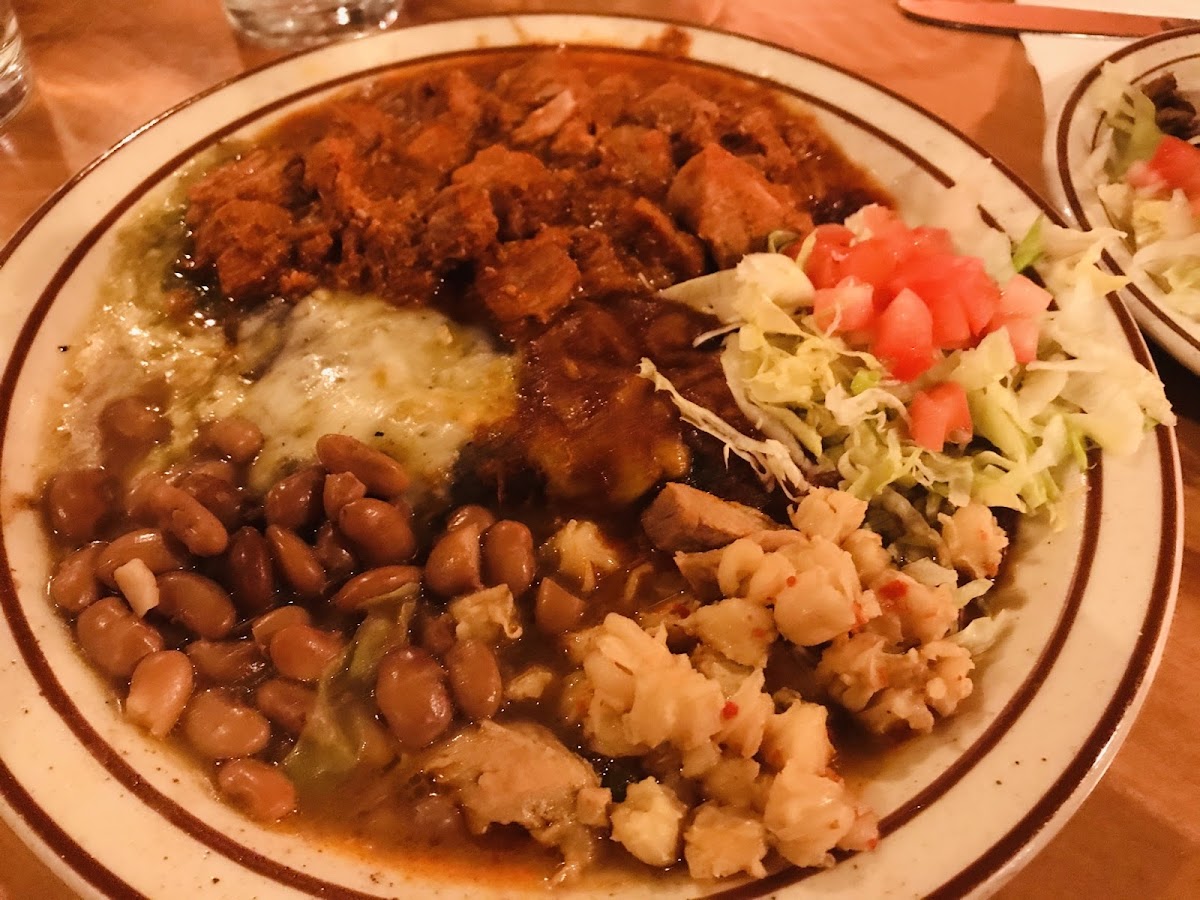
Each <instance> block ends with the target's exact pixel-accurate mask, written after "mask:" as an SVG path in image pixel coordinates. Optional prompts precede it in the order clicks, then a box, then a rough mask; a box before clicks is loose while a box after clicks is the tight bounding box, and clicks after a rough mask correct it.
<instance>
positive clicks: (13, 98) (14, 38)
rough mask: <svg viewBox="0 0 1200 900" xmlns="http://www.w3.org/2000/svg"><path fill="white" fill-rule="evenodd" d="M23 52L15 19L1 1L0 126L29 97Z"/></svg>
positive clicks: (7, 5)
mask: <svg viewBox="0 0 1200 900" xmlns="http://www.w3.org/2000/svg"><path fill="white" fill-rule="evenodd" d="M25 69H26V61H25V49H24V48H23V47H22V46H21V33H20V32H19V31H17V17H16V16H15V15H14V14H13V11H12V7H11V6H10V5H9V3H8V0H0V125H2V124H4V122H6V121H7V120H8V119H9V118H10V117H11V116H13V115H14V114H15V113H16V112H17V110H18V109H20V108H21V104H22V103H24V102H25V98H26V96H28V94H29V81H28V77H27V74H26V71H25Z"/></svg>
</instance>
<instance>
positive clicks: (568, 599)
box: [533, 578, 587, 634]
mask: <svg viewBox="0 0 1200 900" xmlns="http://www.w3.org/2000/svg"><path fill="white" fill-rule="evenodd" d="M586 609H587V604H585V603H584V602H583V601H582V600H580V599H579V598H578V597H576V596H575V595H574V594H572V593H571V592H570V591H568V590H567V589H566V588H564V587H563V586H562V585H560V584H559V583H558V582H557V581H555V580H554V579H553V578H543V579H542V583H541V584H540V585H538V592H537V600H536V601H534V605H533V621H534V622H535V623H536V624H537V627H538V628H539V629H541V630H542V631H543V632H544V633H545V634H562V633H563V632H565V631H570V630H571V629H573V628H575V627H576V626H577V625H578V624H579V623H580V621H581V620H582V619H583V614H584V611H585V610H586Z"/></svg>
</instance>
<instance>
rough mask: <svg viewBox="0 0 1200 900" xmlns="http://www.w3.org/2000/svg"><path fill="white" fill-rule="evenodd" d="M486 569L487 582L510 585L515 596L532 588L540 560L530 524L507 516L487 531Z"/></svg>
mask: <svg viewBox="0 0 1200 900" xmlns="http://www.w3.org/2000/svg"><path fill="white" fill-rule="evenodd" d="M483 572H484V581H485V582H486V583H487V584H489V585H497V584H506V585H508V589H509V590H510V591H512V595H513V596H514V597H520V596H521V595H522V594H524V593H525V592H526V591H527V590H529V588H530V586H531V585H532V584H533V579H534V577H535V576H536V575H537V559H536V557H535V556H534V553H533V533H532V532H531V531H530V530H529V528H528V526H526V525H524V524H522V523H521V522H514V521H512V520H511V519H505V520H503V521H500V522H497V523H496V524H495V525H493V526H492V527H491V528H489V529H488V530H487V531H485V532H484V533H483Z"/></svg>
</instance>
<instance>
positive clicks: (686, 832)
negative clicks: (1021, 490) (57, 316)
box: [44, 50, 1007, 878]
mask: <svg viewBox="0 0 1200 900" xmlns="http://www.w3.org/2000/svg"><path fill="white" fill-rule="evenodd" d="M231 153H232V155H231V156H230V157H229V158H227V159H226V161H224V162H220V163H218V164H215V165H211V166H209V167H208V169H207V171H201V172H199V173H193V174H191V175H189V176H188V177H187V178H185V180H184V184H183V185H182V186H180V187H178V188H177V189H176V190H175V192H174V193H173V194H172V195H171V196H168V197H166V198H165V199H163V200H162V201H161V203H160V204H159V206H158V207H157V208H154V209H151V208H147V209H146V210H145V211H144V212H143V216H142V220H141V221H140V222H138V223H135V224H133V225H131V226H130V227H129V228H128V230H127V233H126V235H125V238H124V242H125V243H124V246H123V248H122V250H121V256H120V258H119V259H118V260H117V262H116V264H115V269H114V273H115V274H114V278H113V279H112V282H111V283H110V284H109V285H108V287H107V288H106V293H105V297H104V306H103V309H102V310H101V314H100V316H99V317H98V319H97V321H96V323H95V329H94V332H93V333H92V334H91V335H90V336H89V338H88V339H87V340H86V342H85V344H84V345H83V346H82V347H80V348H79V349H78V351H77V355H76V357H75V361H74V368H73V370H72V372H71V374H70V375H69V376H68V378H67V383H66V387H67V392H68V394H69V395H70V396H69V397H68V399H67V400H66V402H65V403H64V418H63V422H62V424H61V426H60V427H59V429H58V433H57V441H58V447H59V451H60V456H61V463H60V464H59V465H58V466H57V468H56V470H55V471H53V472H51V473H48V479H47V486H46V490H45V498H44V502H45V509H46V515H47V521H48V525H49V528H50V529H51V530H52V532H53V533H54V535H55V537H56V539H57V542H58V546H59V547H60V549H61V552H62V557H61V562H60V563H59V564H58V568H57V571H56V572H55V574H54V576H53V578H52V580H51V582H50V586H49V594H50V597H51V599H52V600H53V601H54V602H55V603H56V604H57V605H58V606H59V607H60V608H61V609H62V610H63V612H64V614H65V615H66V616H67V617H68V618H69V619H70V620H71V621H72V622H73V627H74V629H75V632H76V634H77V636H78V640H79V644H80V646H81V648H82V650H83V652H84V654H85V655H86V656H87V657H88V658H89V659H90V660H91V661H92V663H93V664H94V665H95V666H96V668H97V669H99V670H100V671H101V672H102V673H103V674H104V675H106V676H107V677H109V678H111V679H112V680H113V682H114V684H115V685H116V687H117V690H118V692H119V693H120V694H121V695H122V697H123V698H124V712H125V715H126V716H127V718H128V719H129V720H130V721H132V722H134V723H136V724H137V725H139V726H141V727H142V728H144V729H145V730H146V731H148V732H149V733H150V734H153V735H155V736H159V737H165V736H177V737H178V738H179V740H180V741H181V743H182V744H183V745H184V746H186V747H188V748H190V750H191V751H192V752H193V753H194V754H195V755H196V756H197V757H198V758H199V759H200V760H202V761H203V764H205V765H207V766H209V770H210V771H211V773H212V778H213V781H214V784H215V785H216V787H217V789H218V790H219V791H220V792H221V793H222V794H224V795H225V796H226V797H228V798H229V800H230V801H231V802H233V803H235V804H237V805H238V806H240V807H241V808H243V809H244V810H245V811H246V812H247V813H248V814H249V815H251V816H254V817H256V818H259V819H262V820H267V821H274V820H278V819H282V818H284V817H290V816H298V817H300V818H304V817H308V818H310V819H313V820H322V821H324V822H326V823H327V822H328V821H329V820H330V819H336V820H337V823H338V824H337V827H340V828H342V829H344V830H345V831H348V832H350V833H353V834H357V835H360V836H362V837H364V838H366V839H367V840H368V841H369V842H370V843H372V844H375V845H378V844H388V845H395V846H401V847H404V848H405V851H406V852H408V853H411V854H413V855H418V854H422V853H428V852H433V850H434V849H435V848H440V849H439V852H446V853H454V852H458V851H461V850H462V848H464V847H467V848H470V847H472V846H479V845H480V844H481V843H483V844H486V843H487V842H488V841H490V840H504V839H505V836H504V834H505V832H506V829H504V828H497V827H495V826H519V827H520V828H521V829H523V831H524V832H528V834H529V835H530V836H531V837H532V838H533V840H534V841H536V842H537V844H540V845H542V846H543V847H547V848H551V849H552V850H553V851H554V853H555V854H556V858H557V859H559V860H561V866H560V867H559V868H558V875H557V877H559V878H566V877H570V876H574V875H576V874H578V873H579V872H580V871H582V870H583V869H584V868H585V867H586V866H587V865H588V864H590V863H592V862H593V861H594V860H595V859H596V858H597V857H607V858H611V857H613V856H615V855H616V851H615V850H614V849H613V848H615V847H618V846H619V847H622V848H624V850H625V851H627V852H628V854H630V855H632V857H634V858H636V859H637V860H640V861H641V862H643V863H646V864H648V865H650V866H655V867H671V866H674V865H675V864H676V863H678V862H680V861H681V860H682V861H684V862H685V863H686V866H687V869H688V871H689V872H690V874H691V875H692V876H694V877H697V878H719V877H724V876H729V875H734V874H737V873H746V874H749V875H751V876H762V875H764V874H765V872H766V871H767V868H768V867H769V866H772V865H778V864H780V863H781V862H783V861H786V862H790V863H793V864H795V865H799V866H822V865H827V864H830V863H831V861H832V858H833V857H832V856H831V853H833V852H834V851H838V850H860V849H864V848H868V847H870V846H872V845H873V843H874V841H875V840H876V827H875V819H874V816H873V815H872V813H871V812H870V811H869V810H868V809H865V808H863V807H862V806H861V805H860V804H859V803H858V802H857V801H856V799H855V798H854V796H853V795H852V794H851V792H850V791H849V790H848V789H847V788H846V786H845V784H844V783H843V782H842V780H841V779H840V778H839V776H838V775H837V773H836V771H835V769H834V768H833V762H834V744H833V743H832V742H831V737H830V731H829V728H828V727H827V709H826V705H839V706H841V707H843V708H844V709H846V710H849V711H850V712H851V713H853V714H854V715H855V716H856V717H857V718H858V720H859V721H860V722H861V723H862V724H863V725H864V726H865V727H866V728H868V729H870V730H872V731H875V732H878V733H887V734H894V733H898V734H904V733H906V732H909V731H912V730H916V731H927V730H929V729H930V728H932V727H933V725H934V720H935V718H936V717H937V716H944V715H949V714H951V713H953V712H954V711H955V710H956V708H957V707H958V705H959V703H960V702H961V701H962V700H963V699H964V698H966V697H967V696H968V695H969V694H970V693H971V690H972V682H971V679H970V672H971V670H972V667H973V662H972V659H971V655H970V653H969V652H968V650H967V649H966V647H965V646H963V644H962V643H960V642H956V641H955V640H953V639H951V637H952V635H954V633H955V632H957V631H958V630H959V628H960V625H961V624H962V621H963V615H964V613H963V612H962V607H963V605H964V603H965V602H966V599H969V595H967V596H966V598H965V599H964V595H963V594H962V591H961V589H960V588H959V575H958V574H957V573H956V570H957V572H961V573H962V577H963V578H964V579H966V580H968V581H969V580H971V579H987V578H991V577H993V576H995V574H996V572H997V570H998V568H999V565H1000V561H1001V554H1002V551H1003V549H1004V547H1005V546H1006V543H1007V538H1006V536H1005V534H1004V532H1003V531H1002V530H1001V529H1000V528H999V527H998V526H997V524H996V521H995V519H994V517H993V516H992V514H991V513H990V512H989V511H988V509H987V508H986V507H983V506H980V505H978V504H969V505H966V506H963V507H962V508H961V509H959V510H958V511H957V512H955V513H954V514H953V515H952V516H946V525H945V528H944V531H943V535H942V537H941V538H940V539H939V543H938V546H939V554H938V561H937V562H936V563H935V562H934V560H932V559H928V558H925V559H919V557H921V556H923V555H924V556H929V555H931V553H930V551H928V550H926V551H925V552H924V553H922V552H921V551H919V550H917V549H914V546H912V545H909V544H906V545H905V548H904V552H903V553H901V552H900V551H899V550H893V549H890V544H891V542H892V541H893V540H895V539H897V538H902V537H903V532H904V530H905V527H907V526H908V525H910V524H911V523H908V522H905V521H904V517H903V515H898V514H895V513H894V511H893V513H890V514H889V513H884V514H881V515H880V516H878V517H877V518H878V521H876V522H874V524H875V528H876V530H871V529H868V528H866V527H864V517H865V516H866V514H867V504H866V503H865V502H864V501H862V500H859V499H856V498H855V497H853V496H851V495H850V494H847V493H843V492H841V491H838V490H835V489H833V488H831V487H814V488H812V489H811V490H810V491H808V493H807V494H805V495H804V496H803V497H802V498H800V499H798V502H796V503H795V504H794V505H791V506H790V507H788V506H787V505H786V503H785V502H784V500H783V499H781V498H779V497H778V495H773V494H769V493H768V492H766V491H765V490H764V488H763V486H762V483H761V482H760V481H759V479H758V478H757V477H756V475H755V473H754V472H753V471H752V470H751V468H750V467H749V466H746V465H745V464H743V463H742V462H741V461H740V460H737V459H734V460H733V461H732V463H731V464H729V465H728V466H727V465H726V462H725V461H724V459H723V451H724V447H723V446H722V445H721V443H720V442H719V441H716V440H714V439H713V438H711V437H710V436H709V435H706V434H703V433H702V432H700V431H698V430H696V429H694V428H692V427H691V426H689V425H687V424H685V423H683V422H681V421H680V418H679V415H678V413H677V411H676V408H675V406H674V405H673V404H672V403H671V401H670V400H669V399H666V398H665V397H663V396H662V395H659V394H655V391H654V385H653V384H652V383H651V382H650V381H648V380H646V379H644V378H642V377H640V376H639V374H638V362H639V360H641V359H642V358H644V357H645V358H649V359H651V360H653V361H654V363H655V365H656V366H657V369H658V370H659V371H660V372H662V373H664V374H665V375H667V376H669V378H670V380H671V383H672V384H674V385H675V386H676V388H677V389H678V390H679V391H680V392H681V394H682V395H683V396H685V397H687V398H688V399H689V400H691V401H693V402H695V403H699V404H701V405H703V406H704V407H706V408H707V409H709V410H712V411H715V412H716V413H718V414H719V415H721V416H722V417H723V418H724V419H725V420H726V421H727V422H729V423H732V424H733V425H735V426H737V427H739V428H741V429H742V430H743V431H745V432H746V433H748V434H753V433H755V432H754V428H753V426H752V425H751V423H750V422H749V421H747V420H746V419H745V417H744V416H743V415H742V413H741V412H740V410H739V407H738V405H737V404H736V403H735V401H734V398H733V397H732V396H731V395H730V391H729V387H728V384H727V382H726V380H725V376H724V373H723V372H722V368H721V363H720V359H719V357H718V354H717V353H715V352H714V351H713V349H712V347H711V345H706V344H704V343H700V344H699V345H697V339H698V338H699V337H700V336H702V335H704V334H705V333H706V332H708V331H710V330H712V329H714V328H715V327H716V326H717V324H718V323H717V321H716V320H715V319H714V318H712V317H710V316H707V315H704V314H702V313H699V312H695V311H693V310H690V309H688V308H686V307H683V306H679V305H676V304H674V303H670V302H668V301H666V300H663V299H661V298H659V297H657V296H655V294H654V291H655V290H656V289H660V288H665V287H667V286H669V285H672V284H675V283H677V282H680V281H684V280H687V279H691V278H693V277H695V276H698V275H701V274H704V273H706V272H709V271H713V270H714V269H716V268H726V267H729V266H732V265H734V264H735V263H737V262H738V260H739V259H741V258H742V256H743V255H744V254H746V253H749V252H753V251H759V250H763V249H765V248H766V247H767V244H768V239H769V238H770V236H771V235H772V234H773V233H776V232H789V233H790V234H791V237H792V238H794V237H795V236H798V235H800V236H802V235H804V234H805V233H806V232H807V231H808V230H809V229H811V227H812V226H813V224H814V223H820V222H824V221H841V220H842V219H843V218H844V217H845V216H846V215H847V214H849V213H851V212H853V211H854V210H856V209H857V208H859V207H860V206H863V205H864V204H867V203H872V202H883V203H886V202H887V197H886V195H885V194H884V192H883V191H881V190H880V189H879V188H878V187H877V186H876V185H875V184H874V183H873V182H872V181H871V180H870V178H868V177H867V176H866V175H865V174H864V173H863V172H861V171H860V170H859V169H857V168H856V167H855V166H853V165H851V164H850V163H848V162H847V161H846V160H845V159H844V157H843V156H842V155H841V153H840V152H839V151H838V150H837V149H836V148H835V147H834V146H833V145H832V144H831V142H830V141H829V139H828V138H827V137H826V136H825V135H824V134H823V133H822V132H821V131H820V129H819V128H818V127H817V126H816V124H815V123H814V122H813V120H812V119H811V118H810V117H809V116H808V115H807V114H806V113H804V112H802V111H799V110H797V109H796V108H795V107H794V106H792V105H790V104H788V103H787V102H785V101H784V100H781V99H780V98H779V97H778V96H776V95H775V94H773V93H772V92H770V91H768V90H767V89H766V88H764V87H762V86H760V85H756V84H754V83H751V82H748V81H744V80H741V79H738V78H735V77H733V76H731V75H729V74H727V73H723V72H717V71H713V70H709V69H705V68H703V67H700V66H697V65H693V64H689V63H687V62H686V61H682V60H667V59H663V58H660V57H654V56H649V55H633V54H615V53H611V52H604V51H583V50H571V51H567V50H556V51H540V52H507V53H502V54H487V55H481V56H478V57H468V58H464V59H458V60H454V61H452V62H444V63H437V64H433V65H429V66H425V67H420V68H417V69H415V70H414V71H410V72H406V73H403V74H400V75H397V76H394V77H389V78H385V79H380V80H379V81H377V82H375V83H373V84H371V85H368V86H367V87H365V88H362V89H359V90H356V91H353V92H351V93H347V94H344V95H342V96H338V97H335V98H333V99H331V100H328V101H326V102H324V103H322V104H320V105H318V106H315V107H313V108H312V109H309V110H305V111H303V112H301V113H298V114H296V115H294V116H293V117H291V118H290V119H288V120H287V121H285V122H283V123H282V124H280V125H279V126H278V127H276V128H274V129H273V130H272V131H271V132H269V133H268V134H266V135H264V136H262V137H261V139H260V140H258V141H256V143H255V144H254V145H253V146H242V147H235V148H232V150H231ZM118 386H120V387H118ZM664 485H665V486H664ZM885 534H886V540H885ZM918 544H919V542H918ZM905 554H907V556H906V555H905ZM939 563H940V564H939ZM914 566H915V568H914ZM497 832H500V833H501V834H500V835H499V836H497ZM540 852H545V851H540Z"/></svg>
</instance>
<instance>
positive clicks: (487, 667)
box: [446, 640, 504, 719]
mask: <svg viewBox="0 0 1200 900" xmlns="http://www.w3.org/2000/svg"><path fill="white" fill-rule="evenodd" d="M446 668H447V669H448V670H449V673H450V688H451V690H453V691H454V701H455V703H457V704H458V708H459V709H461V710H462V711H463V712H464V713H466V715H467V716H469V717H470V718H472V719H490V718H491V717H492V716H494V715H495V714H496V711H497V710H499V709H500V703H501V701H502V700H503V699H504V682H503V681H502V680H501V678H500V666H499V664H498V663H497V662H496V654H495V653H493V652H492V648H491V647H489V646H488V645H487V644H485V643H484V642H483V641H475V640H467V641H459V642H458V643H456V644H455V645H454V646H453V647H451V648H450V652H449V653H447V654H446Z"/></svg>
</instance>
